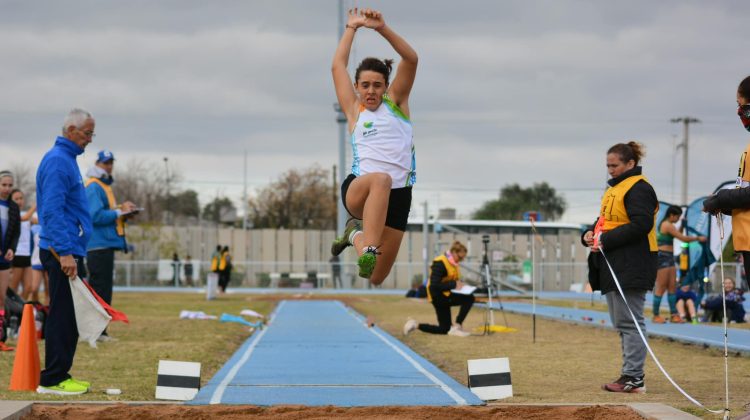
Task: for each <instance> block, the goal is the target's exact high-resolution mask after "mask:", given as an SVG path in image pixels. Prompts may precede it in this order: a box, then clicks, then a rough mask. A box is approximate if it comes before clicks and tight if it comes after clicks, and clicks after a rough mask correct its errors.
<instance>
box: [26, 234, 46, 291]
mask: <svg viewBox="0 0 750 420" xmlns="http://www.w3.org/2000/svg"><path fill="white" fill-rule="evenodd" d="M41 231H42V227H41V226H39V225H38V224H36V225H32V226H31V234H32V235H33V237H34V248H33V250H32V251H31V290H29V292H30V294H31V298H30V299H31V300H33V301H36V302H40V300H39V288H40V286H41V284H42V280H44V296H45V297H44V305H45V306H49V276H48V275H47V272H46V271H44V266H43V265H42V260H41V259H40V258H39V240H40V233H41Z"/></svg>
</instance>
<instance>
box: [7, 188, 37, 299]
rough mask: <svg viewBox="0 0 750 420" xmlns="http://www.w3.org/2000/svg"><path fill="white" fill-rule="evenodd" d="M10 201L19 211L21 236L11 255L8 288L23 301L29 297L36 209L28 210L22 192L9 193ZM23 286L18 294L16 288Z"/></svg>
mask: <svg viewBox="0 0 750 420" xmlns="http://www.w3.org/2000/svg"><path fill="white" fill-rule="evenodd" d="M10 199H11V201H13V202H14V203H16V205H17V206H18V209H19V210H20V211H21V212H20V214H21V218H20V220H21V231H20V232H21V234H20V235H19V236H18V245H16V252H15V253H14V255H13V270H12V274H13V276H12V277H11V279H10V288H11V289H13V291H14V292H16V293H18V295H19V296H21V298H22V299H23V300H29V299H30V297H31V281H32V276H31V252H32V251H33V249H34V242H33V236H32V234H31V223H32V219H33V218H34V213H36V208H35V207H34V206H32V207H31V208H30V209H28V210H23V209H24V208H25V207H26V199H25V196H24V194H23V191H21V190H19V189H14V190H13V191H11V193H10ZM34 223H36V221H34ZM19 285H21V286H23V291H22V292H20V293H19V290H18V286H19Z"/></svg>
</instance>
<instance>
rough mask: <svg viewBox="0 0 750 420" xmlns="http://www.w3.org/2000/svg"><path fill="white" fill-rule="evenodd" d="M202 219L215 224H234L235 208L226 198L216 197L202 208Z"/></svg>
mask: <svg viewBox="0 0 750 420" xmlns="http://www.w3.org/2000/svg"><path fill="white" fill-rule="evenodd" d="M203 218H204V219H205V220H211V221H213V222H215V223H234V222H235V219H236V218H237V208H236V207H234V203H232V200H230V199H228V198H226V197H216V198H214V200H213V201H211V202H210V203H208V204H206V206H205V207H203Z"/></svg>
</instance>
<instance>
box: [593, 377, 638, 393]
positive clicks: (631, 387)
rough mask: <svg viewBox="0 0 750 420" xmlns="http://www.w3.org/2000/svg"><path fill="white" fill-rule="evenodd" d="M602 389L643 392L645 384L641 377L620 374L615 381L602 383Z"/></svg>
mask: <svg viewBox="0 0 750 420" xmlns="http://www.w3.org/2000/svg"><path fill="white" fill-rule="evenodd" d="M602 389H603V390H605V391H609V392H625V393H631V394H645V393H646V384H645V383H644V382H643V377H642V376H641V377H640V378H636V377H633V376H627V375H622V376H620V378H619V379H617V380H616V381H614V382H612V383H609V384H604V385H602Z"/></svg>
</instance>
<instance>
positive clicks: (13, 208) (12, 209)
mask: <svg viewBox="0 0 750 420" xmlns="http://www.w3.org/2000/svg"><path fill="white" fill-rule="evenodd" d="M19 236H21V212H20V211H19V210H18V205H17V204H16V203H15V201H13V200H11V199H10V197H8V230H6V231H5V237H4V238H2V239H3V240H2V243H1V244H0V245H2V246H0V248H1V249H2V252H3V255H1V256H0V257H4V256H5V253H6V252H8V250H9V249H12V250H13V252H16V246H18V237H19Z"/></svg>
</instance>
